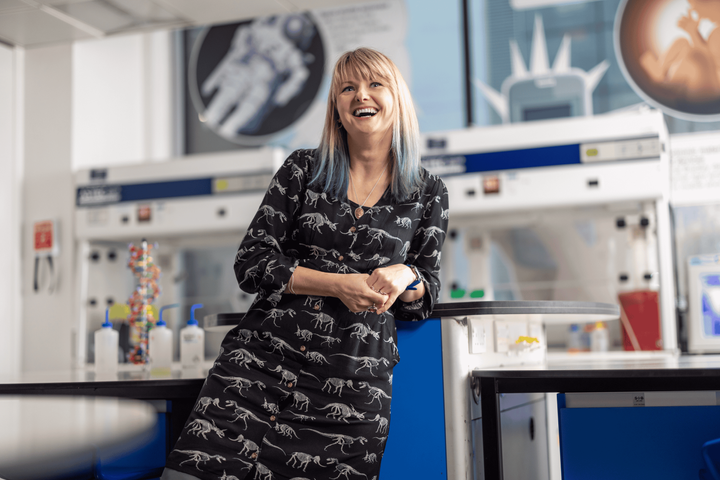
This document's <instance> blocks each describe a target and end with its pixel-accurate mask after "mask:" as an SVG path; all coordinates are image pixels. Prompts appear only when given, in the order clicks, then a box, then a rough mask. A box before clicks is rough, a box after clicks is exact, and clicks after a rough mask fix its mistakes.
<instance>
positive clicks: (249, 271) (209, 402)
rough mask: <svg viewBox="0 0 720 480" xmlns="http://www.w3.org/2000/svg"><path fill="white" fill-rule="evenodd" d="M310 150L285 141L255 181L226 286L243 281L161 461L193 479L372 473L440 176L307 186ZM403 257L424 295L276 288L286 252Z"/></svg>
mask: <svg viewBox="0 0 720 480" xmlns="http://www.w3.org/2000/svg"><path fill="white" fill-rule="evenodd" d="M314 154H315V152H314V151H313V150H299V151H296V152H294V153H293V154H292V155H290V157H289V158H288V159H287V161H286V162H285V164H284V165H283V166H282V167H281V168H280V169H279V171H278V172H277V174H276V175H275V177H274V178H273V180H272V183H271V184H270V187H269V188H268V190H267V193H266V195H265V198H264V200H263V204H262V206H261V207H260V209H259V210H258V212H257V214H256V215H255V218H254V219H253V221H252V224H251V225H250V228H249V229H248V232H247V234H246V236H245V238H244V240H243V242H242V244H241V245H240V248H239V250H238V254H237V256H236V258H235V273H236V276H237V278H238V282H239V284H240V287H241V288H242V289H243V290H244V291H246V292H250V293H257V296H256V299H255V301H254V303H253V305H252V307H251V308H250V309H249V311H248V312H247V314H246V315H245V317H244V318H243V320H242V321H241V322H240V323H239V325H237V326H236V327H235V328H233V329H232V330H231V331H230V332H229V333H228V335H227V336H226V338H225V339H224V341H223V343H222V348H221V350H220V355H219V356H218V358H217V360H216V362H215V364H214V366H213V367H212V369H211V370H210V372H209V374H208V377H207V380H206V381H205V385H204V386H203V389H202V392H201V394H200V397H199V399H198V401H197V404H196V406H195V408H194V411H193V412H192V415H191V416H190V418H189V419H188V422H187V424H186V425H185V428H184V430H183V432H182V434H181V436H180V439H179V441H178V443H177V445H176V446H175V450H173V452H172V453H171V454H170V456H169V458H168V462H167V466H168V468H170V469H172V470H176V471H179V472H182V473H184V474H187V475H190V476H192V477H197V478H201V479H231V478H232V479H253V480H286V479H287V480H290V479H292V480H303V479H315V480H320V479H331V480H360V479H363V480H373V479H377V477H378V475H379V472H380V462H381V460H382V456H383V451H384V449H385V444H386V441H387V438H388V434H389V431H390V400H391V395H392V370H393V367H394V366H395V364H397V362H398V361H399V360H400V357H399V354H398V347H397V345H396V340H397V335H396V331H395V320H396V319H398V320H421V319H423V318H426V317H427V316H428V315H429V314H430V312H431V311H432V308H433V304H434V302H435V300H436V299H437V295H438V291H439V289H440V282H439V262H440V249H441V247H442V243H443V241H444V239H445V231H446V229H447V212H448V198H447V190H446V189H445V185H444V184H443V183H442V181H441V180H440V179H438V178H437V177H435V176H433V175H430V174H429V173H427V171H425V170H423V172H422V174H423V175H422V176H423V179H424V185H423V187H422V188H420V189H418V190H417V191H415V192H414V194H413V195H412V196H411V198H409V199H408V200H407V201H406V202H404V203H401V204H397V203H393V202H392V200H391V195H390V191H389V187H388V190H386V191H385V193H384V195H383V196H382V198H381V199H380V200H379V201H378V202H377V204H376V205H374V206H372V207H369V208H367V209H366V212H365V214H364V215H363V216H362V217H361V218H360V219H356V218H355V216H354V215H352V212H353V211H354V210H355V208H357V207H358V205H357V204H355V203H353V202H349V201H347V200H339V199H336V198H331V197H330V196H329V195H327V194H326V193H323V192H322V191H320V189H319V187H308V181H309V178H310V177H311V175H312V166H313V162H314ZM395 264H412V265H414V266H416V267H417V269H418V270H419V272H420V273H421V275H422V277H423V281H424V283H425V288H426V293H425V296H424V297H423V298H421V299H419V300H416V301H414V302H412V303H404V302H402V301H400V300H397V301H396V303H395V305H393V306H392V307H391V308H390V310H388V311H387V312H385V313H384V314H382V315H377V314H375V313H373V312H367V311H366V312H361V313H352V312H350V311H349V310H348V308H347V307H346V306H345V305H344V304H343V303H342V302H341V301H340V300H339V299H337V298H334V297H318V296H308V295H292V294H289V292H288V293H287V294H285V289H286V287H287V285H288V281H289V280H290V276H291V275H292V273H293V271H294V270H295V268H296V267H297V266H298V265H301V266H304V267H307V268H312V269H315V270H320V271H324V272H331V273H357V272H360V273H368V274H369V273H371V272H372V271H373V270H374V269H376V268H382V267H384V266H387V265H395Z"/></svg>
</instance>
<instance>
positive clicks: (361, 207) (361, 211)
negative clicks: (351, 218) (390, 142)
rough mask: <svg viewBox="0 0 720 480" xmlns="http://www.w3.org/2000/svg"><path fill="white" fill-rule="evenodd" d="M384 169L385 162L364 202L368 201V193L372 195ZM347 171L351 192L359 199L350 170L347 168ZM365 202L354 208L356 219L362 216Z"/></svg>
mask: <svg viewBox="0 0 720 480" xmlns="http://www.w3.org/2000/svg"><path fill="white" fill-rule="evenodd" d="M386 170H387V164H385V168H383V171H382V173H381V174H380V176H379V177H378V179H377V180H375V185H373V187H372V190H370V193H368V196H367V197H366V198H365V202H367V201H368V199H369V198H370V195H372V193H373V192H374V191H375V187H377V186H378V183H380V179H381V178H382V177H384V176H385V171H386ZM348 173H349V174H350V186H351V187H352V189H353V193H354V194H355V198H357V199H358V200H359V199H360V197H358V194H357V192H356V191H355V183H354V182H353V179H352V172H350V170H349V169H348ZM365 202H362V203H361V204H360V206H359V207H358V208H356V209H355V218H357V219H358V220H360V217H362V216H363V215H364V214H365V210H363V207H364V206H365Z"/></svg>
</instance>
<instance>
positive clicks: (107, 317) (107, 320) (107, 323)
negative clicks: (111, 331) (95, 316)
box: [102, 308, 112, 328]
mask: <svg viewBox="0 0 720 480" xmlns="http://www.w3.org/2000/svg"><path fill="white" fill-rule="evenodd" d="M102 327H103V328H112V323H110V309H109V308H106V309H105V323H103V324H102Z"/></svg>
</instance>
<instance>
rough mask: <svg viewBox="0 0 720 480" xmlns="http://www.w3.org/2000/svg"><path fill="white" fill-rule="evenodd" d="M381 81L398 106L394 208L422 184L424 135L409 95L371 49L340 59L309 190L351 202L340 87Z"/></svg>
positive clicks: (393, 151)
mask: <svg viewBox="0 0 720 480" xmlns="http://www.w3.org/2000/svg"><path fill="white" fill-rule="evenodd" d="M353 76H354V77H358V78H362V79H364V80H382V81H383V82H384V84H385V85H387V86H388V88H389V89H390V91H391V93H392V95H393V99H394V101H395V105H396V108H395V111H394V115H395V120H394V122H393V137H392V144H391V156H392V160H393V170H392V171H393V177H392V182H391V184H390V185H391V192H392V196H393V200H394V201H395V202H401V201H405V200H407V199H408V198H409V197H410V195H411V194H412V193H413V192H414V191H415V190H417V188H418V187H419V186H420V185H421V184H422V183H423V182H422V178H421V176H420V175H421V173H420V172H421V170H420V154H419V152H420V129H419V128H418V123H417V116H416V114H415V107H414V106H413V102H412V98H411V97H410V90H409V89H408V86H407V84H406V83H405V80H404V79H403V77H402V75H401V74H400V71H399V70H398V68H397V67H396V66H395V64H394V63H393V62H392V60H390V59H389V58H388V57H386V56H385V55H383V54H382V53H380V52H378V51H376V50H372V49H370V48H358V49H357V50H353V51H351V52H346V53H344V54H343V55H341V56H340V58H339V59H338V61H337V62H336V63H335V68H334V69H333V76H332V82H331V84H330V92H329V94H328V102H327V113H326V115H325V125H324V127H323V132H322V139H321V140H320V146H319V147H318V150H317V160H318V162H317V165H316V167H315V172H314V175H313V178H312V180H311V182H310V183H311V184H319V185H320V186H321V187H322V188H323V191H325V192H327V193H329V194H331V195H333V196H334V197H336V198H339V199H345V198H346V196H347V188H348V181H349V180H348V179H349V176H350V154H349V151H348V144H347V132H346V131H345V130H344V129H343V128H342V126H341V125H340V116H339V114H338V110H337V97H338V94H339V93H340V87H341V85H342V83H343V82H345V81H346V80H347V79H348V78H350V77H353Z"/></svg>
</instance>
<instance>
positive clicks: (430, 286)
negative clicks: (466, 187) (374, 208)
mask: <svg viewBox="0 0 720 480" xmlns="http://www.w3.org/2000/svg"><path fill="white" fill-rule="evenodd" d="M426 182H428V185H429V188H427V189H426V190H425V192H424V193H423V194H422V195H421V196H420V199H419V201H420V202H421V203H422V204H424V205H425V209H424V210H423V211H422V212H420V215H421V218H420V222H419V223H418V226H417V228H416V229H415V234H414V236H413V240H412V242H411V244H410V249H409V251H408V255H407V263H408V264H410V265H414V266H415V267H417V269H418V270H419V272H420V274H421V276H422V281H423V282H424V284H425V295H423V297H422V298H420V299H418V300H415V301H414V302H410V303H405V302H403V301H402V300H398V301H397V302H396V303H395V305H394V306H393V313H394V314H395V318H396V319H398V320H422V319H424V318H427V317H428V316H429V315H430V313H431V312H432V309H433V307H434V306H435V302H436V301H437V299H438V295H439V293H440V255H441V250H442V245H443V242H444V241H445V235H446V232H447V226H448V213H449V207H448V192H447V188H446V187H445V184H444V183H443V181H442V180H440V178H438V177H437V176H435V175H429V174H428V175H427V178H426Z"/></svg>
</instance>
